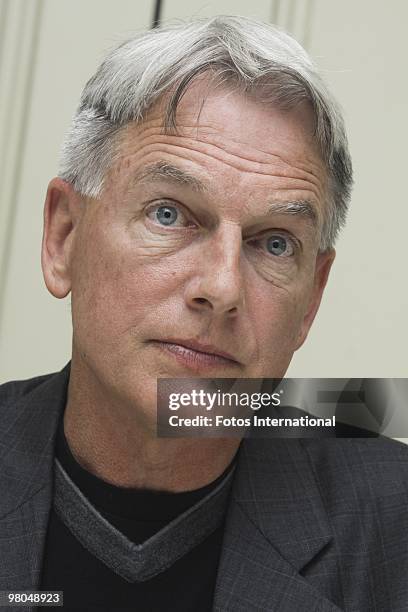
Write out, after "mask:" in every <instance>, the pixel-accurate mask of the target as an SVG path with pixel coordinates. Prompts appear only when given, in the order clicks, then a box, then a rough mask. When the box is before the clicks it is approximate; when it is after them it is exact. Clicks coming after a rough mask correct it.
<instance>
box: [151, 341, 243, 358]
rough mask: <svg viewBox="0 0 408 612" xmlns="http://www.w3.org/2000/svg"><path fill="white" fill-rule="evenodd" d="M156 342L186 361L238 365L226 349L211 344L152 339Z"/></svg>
mask: <svg viewBox="0 0 408 612" xmlns="http://www.w3.org/2000/svg"><path fill="white" fill-rule="evenodd" d="M153 342H155V343H156V344H158V345H159V346H161V347H162V348H164V349H165V350H167V351H170V352H171V353H173V354H174V355H175V356H176V357H179V358H181V359H183V360H186V361H194V362H196V364H197V365H199V364H202V365H227V364H228V365H232V364H235V365H238V364H239V361H238V360H237V359H236V358H235V357H234V356H233V355H232V354H231V353H228V352H227V351H224V350H222V349H220V348H218V347H217V346H215V345H213V344H204V343H201V342H198V341H197V340H193V339H188V340H185V339H180V338H166V339H165V340H154V341H153Z"/></svg>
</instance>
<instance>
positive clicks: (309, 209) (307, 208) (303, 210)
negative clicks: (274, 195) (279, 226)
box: [267, 200, 319, 227]
mask: <svg viewBox="0 0 408 612" xmlns="http://www.w3.org/2000/svg"><path fill="white" fill-rule="evenodd" d="M267 214H275V215H293V216H296V217H301V218H302V217H303V218H304V219H306V220H309V221H311V224H312V225H313V226H314V227H317V226H318V223H319V217H318V213H317V210H316V206H314V205H313V204H312V203H311V202H309V201H308V200H298V201H297V200H295V201H292V200H291V201H290V202H272V203H271V204H270V206H269V208H268V213H267Z"/></svg>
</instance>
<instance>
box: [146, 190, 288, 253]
mask: <svg viewBox="0 0 408 612" xmlns="http://www.w3.org/2000/svg"><path fill="white" fill-rule="evenodd" d="M166 206H168V207H169V208H175V209H176V210H177V211H178V212H180V213H181V214H182V215H183V216H184V217H185V219H186V220H187V221H188V220H189V218H190V219H191V218H192V215H191V214H189V213H188V212H186V211H185V209H184V207H183V206H182V205H181V204H178V203H175V202H174V201H172V200H161V201H159V202H157V201H155V202H154V203H151V204H150V205H149V206H148V207H146V209H145V214H146V216H147V217H148V218H149V219H151V218H150V217H149V213H152V212H153V211H154V210H155V209H158V208H161V207H166ZM151 220H152V221H153V219H151ZM153 222H154V221H153ZM155 225H157V226H158V227H162V228H166V226H165V225H161V224H159V223H157V222H155ZM193 225H194V226H195V227H197V226H198V224H196V223H194V224H193V223H190V224H189V225H185V226H184V229H187V228H189V227H190V228H191V227H192V226H193ZM166 229H170V231H171V226H167V228H166ZM176 229H181V227H180V226H176ZM272 236H279V237H281V238H285V240H287V241H288V242H289V244H290V246H291V248H292V251H293V252H292V253H291V254H290V255H282V256H281V257H280V259H286V258H290V257H294V256H295V255H296V254H297V252H298V251H299V249H300V243H299V241H298V240H297V239H296V238H295V237H294V236H293V235H292V234H290V233H288V232H286V231H284V230H278V229H276V230H273V231H268V232H267V233H265V234H263V235H260V236H258V237H252V238H250V239H249V240H247V241H246V243H247V244H254V245H256V244H260V243H261V242H264V241H266V240H267V239H268V238H271V237H272ZM261 250H262V251H264V252H265V253H266V248H262V249H261ZM270 255H271V257H274V255H273V254H272V253H270ZM275 257H278V256H275Z"/></svg>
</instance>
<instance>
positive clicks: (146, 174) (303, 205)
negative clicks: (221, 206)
mask: <svg viewBox="0 0 408 612" xmlns="http://www.w3.org/2000/svg"><path fill="white" fill-rule="evenodd" d="M145 181H152V182H156V181H157V182H159V181H167V182H168V181H170V182H172V183H174V184H175V185H183V186H185V185H187V186H189V187H191V188H192V189H193V190H194V191H197V192H199V193H205V192H206V191H208V190H207V187H206V186H205V185H204V183H203V182H202V181H201V180H200V179H199V178H198V177H196V176H194V175H193V174H190V173H189V172H187V171H186V170H182V169H181V168H178V167H177V166H173V164H171V163H169V162H167V161H163V160H160V161H157V162H155V163H153V164H149V165H147V166H145V167H144V168H143V169H142V170H141V171H140V172H139V173H137V174H136V176H135V177H134V182H135V183H136V184H137V183H140V182H145ZM271 214H275V215H291V216H296V217H300V218H304V219H306V220H309V221H311V224H312V225H313V226H314V227H316V226H317V225H318V221H319V219H318V213H317V210H316V206H314V205H313V204H312V203H311V202H309V201H307V200H299V201H298V200H291V201H288V202H271V204H270V205H269V207H268V210H267V212H266V215H271Z"/></svg>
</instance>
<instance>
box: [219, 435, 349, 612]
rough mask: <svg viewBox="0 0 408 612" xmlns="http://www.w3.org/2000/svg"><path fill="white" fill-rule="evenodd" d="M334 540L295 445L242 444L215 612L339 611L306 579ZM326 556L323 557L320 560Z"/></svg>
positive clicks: (308, 470) (306, 464) (331, 565)
mask: <svg viewBox="0 0 408 612" xmlns="http://www.w3.org/2000/svg"><path fill="white" fill-rule="evenodd" d="M331 541H332V534H331V530H330V525H329V523H328V519H327V515H326V513H325V509H324V506H323V503H322V499H321V496H320V493H319V490H318V486H317V483H316V481H315V479H314V476H313V470H312V467H311V465H310V463H309V461H308V456H307V452H306V450H305V448H304V446H303V443H302V441H301V440H296V439H251V438H249V439H244V440H243V442H242V444H241V447H240V451H239V459H238V465H237V469H236V473H235V479H234V483H233V490H232V499H231V503H230V507H229V512H228V515H227V520H226V527H225V534H224V541H223V551H222V555H221V560H220V565H219V570H218V578H217V585H216V592H215V600H214V610H247V609H257V610H258V609H262V610H279V611H280V612H286V611H287V612H293V611H294V610H317V609H318V610H319V611H321V612H323V611H324V612H326V611H327V612H329V611H335V610H339V608H338V607H337V606H336V605H335V604H334V603H333V602H332V601H330V592H329V591H327V592H326V593H324V592H322V591H321V590H320V589H319V588H316V587H315V586H314V585H313V584H312V582H309V581H308V580H307V578H306V577H305V575H307V569H308V567H310V566H309V564H311V565H313V563H312V562H315V563H322V564H326V571H327V572H332V573H333V574H335V572H336V567H335V564H334V560H333V557H330V555H329V556H326V555H325V554H324V552H325V550H326V549H328V548H329V547H330V542H331ZM326 557H327V558H326Z"/></svg>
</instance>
